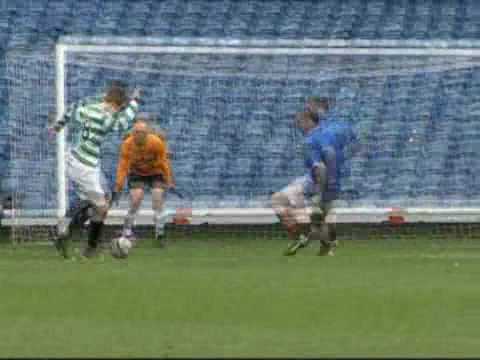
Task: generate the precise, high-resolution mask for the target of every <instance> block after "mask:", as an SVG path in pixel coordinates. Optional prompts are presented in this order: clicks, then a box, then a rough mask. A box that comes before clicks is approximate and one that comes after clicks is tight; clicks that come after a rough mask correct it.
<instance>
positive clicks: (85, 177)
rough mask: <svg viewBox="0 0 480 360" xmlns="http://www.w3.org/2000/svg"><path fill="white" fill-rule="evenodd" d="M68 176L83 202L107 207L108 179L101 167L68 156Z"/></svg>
mask: <svg viewBox="0 0 480 360" xmlns="http://www.w3.org/2000/svg"><path fill="white" fill-rule="evenodd" d="M67 176H68V178H69V180H70V181H72V182H73V184H74V186H75V192H76V193H77V194H78V196H79V198H80V199H82V200H90V201H91V202H93V203H94V204H95V205H96V206H105V205H106V199H105V190H106V184H107V181H106V178H105V176H104V175H103V173H102V171H101V169H100V166H97V167H91V166H88V165H85V164H84V163H82V162H81V161H80V160H78V159H77V158H76V157H75V156H73V155H72V154H71V153H69V154H68V156H67Z"/></svg>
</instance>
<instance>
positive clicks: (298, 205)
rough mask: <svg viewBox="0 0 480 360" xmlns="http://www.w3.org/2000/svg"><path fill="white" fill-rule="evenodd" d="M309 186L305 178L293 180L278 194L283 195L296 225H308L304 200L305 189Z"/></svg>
mask: <svg viewBox="0 0 480 360" xmlns="http://www.w3.org/2000/svg"><path fill="white" fill-rule="evenodd" d="M307 186H309V182H308V179H307V177H306V176H302V177H299V178H296V179H295V180H293V181H292V182H291V183H290V184H288V185H287V186H285V187H284V188H283V189H282V190H280V193H282V194H284V195H285V196H286V197H287V199H288V202H289V203H290V206H291V208H292V209H291V211H292V212H293V216H294V218H295V221H297V222H298V223H309V222H310V212H309V211H308V208H307V205H308V204H307V203H308V201H307V199H306V198H305V188H306V187H307Z"/></svg>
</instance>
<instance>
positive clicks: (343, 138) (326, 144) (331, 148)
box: [305, 116, 357, 194]
mask: <svg viewBox="0 0 480 360" xmlns="http://www.w3.org/2000/svg"><path fill="white" fill-rule="evenodd" d="M354 142H357V137H356V135H355V133H354V132H353V129H352V126H351V125H350V123H349V122H347V121H343V120H337V119H336V118H335V117H334V116H329V117H327V118H326V119H324V120H322V121H321V122H320V124H319V125H318V126H317V127H315V128H314V129H312V130H311V131H310V132H309V133H308V134H307V135H306V136H305V150H306V151H305V167H306V170H307V174H306V175H307V176H308V177H309V178H310V180H312V182H313V171H314V168H315V166H316V165H317V164H319V163H321V162H323V163H324V164H325V166H326V167H327V177H328V178H327V189H328V191H329V192H330V193H333V194H336V193H337V192H338V191H339V190H340V182H339V180H340V176H341V169H342V167H343V165H344V163H345V150H346V146H347V145H349V144H351V143H354Z"/></svg>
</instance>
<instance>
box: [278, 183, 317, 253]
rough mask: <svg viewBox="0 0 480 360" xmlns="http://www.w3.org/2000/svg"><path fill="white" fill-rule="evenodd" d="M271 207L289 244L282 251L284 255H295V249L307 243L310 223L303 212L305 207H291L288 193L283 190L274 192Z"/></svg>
mask: <svg viewBox="0 0 480 360" xmlns="http://www.w3.org/2000/svg"><path fill="white" fill-rule="evenodd" d="M272 207H273V210H274V212H275V214H276V215H277V217H278V218H279V220H280V223H281V224H282V225H283V227H284V228H285V229H286V230H287V233H288V238H289V239H290V244H289V245H288V247H287V249H286V250H285V251H284V255H295V254H296V252H297V250H298V249H300V248H302V247H305V246H306V245H307V243H308V233H309V231H310V223H309V219H308V216H306V214H304V213H305V207H304V206H302V207H301V208H300V209H297V208H293V207H292V206H291V204H290V199H289V198H288V195H287V194H285V193H284V192H276V193H274V194H273V196H272Z"/></svg>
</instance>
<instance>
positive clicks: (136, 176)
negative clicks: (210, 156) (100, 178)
mask: <svg viewBox="0 0 480 360" xmlns="http://www.w3.org/2000/svg"><path fill="white" fill-rule="evenodd" d="M127 176H128V186H129V190H130V207H129V209H128V213H127V216H126V217H125V220H124V223H123V230H122V235H123V236H125V237H128V238H133V232H132V227H133V225H134V222H135V216H136V214H137V211H138V209H139V208H140V205H141V204H142V200H143V196H144V193H145V187H147V186H148V187H150V188H151V190H152V208H153V212H154V223H155V238H156V239H157V240H159V241H160V245H161V246H163V245H164V242H163V228H164V221H163V218H162V216H161V213H162V209H163V202H164V192H165V191H166V190H167V189H169V188H172V187H174V183H173V179H172V171H171V166H170V160H169V157H168V148H167V143H166V138H165V135H164V134H163V133H156V132H154V131H153V130H151V128H150V127H149V126H148V116H147V115H145V114H139V115H138V116H137V118H136V122H135V125H134V126H133V131H132V133H131V134H130V135H128V136H127V137H126V138H125V140H124V141H123V143H122V146H121V150H120V159H119V163H118V167H117V176H116V182H115V190H114V192H113V195H112V203H118V200H119V197H120V194H121V192H122V189H123V186H124V182H125V179H126V178H127Z"/></svg>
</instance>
